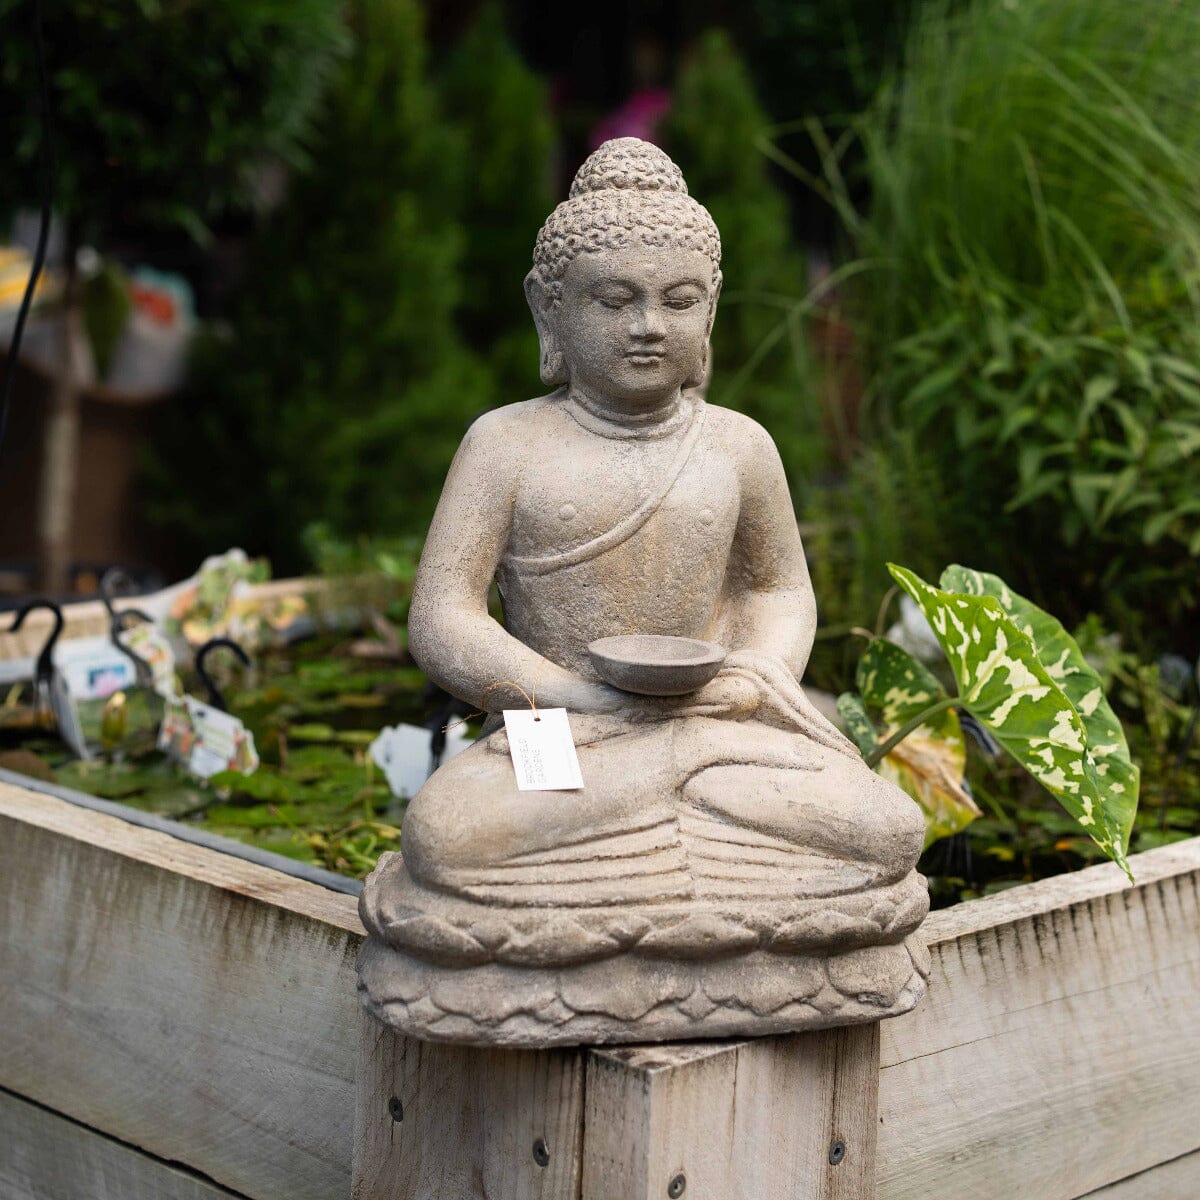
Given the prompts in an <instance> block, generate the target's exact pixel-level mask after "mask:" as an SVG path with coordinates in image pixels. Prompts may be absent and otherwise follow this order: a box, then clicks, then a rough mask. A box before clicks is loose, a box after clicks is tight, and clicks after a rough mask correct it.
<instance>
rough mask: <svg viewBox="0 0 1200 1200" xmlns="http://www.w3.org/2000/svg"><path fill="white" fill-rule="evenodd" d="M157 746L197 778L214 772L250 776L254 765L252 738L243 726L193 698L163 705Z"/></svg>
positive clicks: (256, 763) (234, 719)
mask: <svg viewBox="0 0 1200 1200" xmlns="http://www.w3.org/2000/svg"><path fill="white" fill-rule="evenodd" d="M158 746H159V749H160V750H163V751H165V752H166V753H167V754H169V755H170V756H171V757H172V758H173V759H175V760H176V762H179V763H182V764H183V766H184V768H185V769H186V770H187V771H189V772H190V773H191V774H192V775H195V776H196V777H197V778H198V779H208V778H209V776H211V775H215V774H216V773H217V772H218V771H240V772H241V773H242V774H243V775H252V774H253V773H254V771H255V769H256V768H257V766H258V752H257V751H256V750H255V748H254V735H253V734H252V733H251V732H250V731H249V730H248V729H247V728H246V727H245V725H243V724H242V722H241V721H240V720H238V718H237V717H231V716H230V715H229V714H228V713H223V712H222V711H221V710H220V709H219V708H213V707H212V706H211V705H208V704H203V703H201V701H199V700H197V699H196V698H195V697H193V696H184V697H183V699H182V701H181V702H174V703H171V704H169V705H168V706H167V713H166V716H165V717H164V718H163V723H162V726H161V728H160V729H159V731H158Z"/></svg>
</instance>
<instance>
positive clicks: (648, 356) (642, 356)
mask: <svg viewBox="0 0 1200 1200" xmlns="http://www.w3.org/2000/svg"><path fill="white" fill-rule="evenodd" d="M625 357H626V358H627V359H629V361H630V362H632V363H639V364H646V365H649V364H651V363H660V362H662V360H663V359H664V358H666V355H665V354H664V353H663V352H662V351H661V350H627V351H626V352H625Z"/></svg>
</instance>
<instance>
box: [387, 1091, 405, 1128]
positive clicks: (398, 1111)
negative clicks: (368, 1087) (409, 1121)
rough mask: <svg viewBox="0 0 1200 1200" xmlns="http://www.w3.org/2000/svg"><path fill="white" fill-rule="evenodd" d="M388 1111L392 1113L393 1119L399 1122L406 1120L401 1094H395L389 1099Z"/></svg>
mask: <svg viewBox="0 0 1200 1200" xmlns="http://www.w3.org/2000/svg"><path fill="white" fill-rule="evenodd" d="M388 1112H389V1113H390V1114H391V1118H392V1120H393V1121H397V1122H399V1121H403V1120H404V1105H403V1104H401V1103H400V1097H399V1096H393V1097H392V1098H391V1099H390V1100H389V1101H388Z"/></svg>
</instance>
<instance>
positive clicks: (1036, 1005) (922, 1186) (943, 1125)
mask: <svg viewBox="0 0 1200 1200" xmlns="http://www.w3.org/2000/svg"><path fill="white" fill-rule="evenodd" d="M1133 866H1134V872H1135V875H1136V878H1137V884H1136V886H1134V887H1129V886H1128V885H1127V884H1126V883H1125V882H1124V880H1123V877H1122V876H1121V875H1120V874H1119V872H1117V870H1116V868H1114V867H1109V866H1103V867H1095V868H1090V869H1088V870H1086V871H1082V872H1079V873H1078V874H1075V875H1072V876H1063V877H1060V878H1058V879H1051V880H1045V881H1043V882H1041V883H1036V884H1030V885H1028V886H1026V887H1022V888H1015V889H1013V890H1012V891H1009V892H1005V893H1002V894H1000V895H997V896H994V897H989V898H988V899H986V900H981V901H973V902H971V903H969V904H963V905H959V906H957V907H956V908H954V909H949V910H947V911H945V912H942V913H935V914H933V915H932V916H931V917H930V918H929V922H928V924H927V927H926V928H927V933H928V936H929V939H930V941H931V942H932V945H931V952H932V956H933V975H932V978H931V981H930V982H931V986H930V991H929V995H928V997H927V998H926V1000H925V1002H924V1004H923V1005H921V1006H920V1007H919V1008H918V1009H917V1010H916V1011H915V1012H913V1013H910V1014H908V1015H906V1016H903V1017H899V1018H897V1019H895V1020H893V1021H887V1022H884V1025H883V1028H882V1035H883V1042H882V1060H881V1063H882V1070H881V1075H880V1122H881V1123H880V1141H879V1197H880V1200H926V1198H927V1197H928V1196H930V1195H946V1196H950V1195H952V1196H955V1197H960V1198H962V1200H1011V1198H1012V1197H1014V1196H1025V1195H1036V1196H1037V1197H1038V1200H1072V1198H1074V1197H1078V1196H1081V1195H1083V1194H1085V1193H1087V1192H1089V1191H1095V1190H1096V1189H1099V1188H1102V1187H1104V1186H1105V1185H1107V1184H1110V1183H1113V1182H1115V1181H1117V1180H1122V1179H1126V1178H1127V1177H1130V1176H1135V1175H1136V1174H1137V1173H1138V1172H1140V1171H1145V1170H1147V1169H1148V1168H1151V1167H1154V1166H1155V1165H1156V1164H1158V1163H1161V1162H1164V1161H1167V1160H1170V1159H1174V1158H1177V1157H1178V1156H1180V1155H1184V1154H1187V1153H1188V1152H1190V1151H1193V1150H1196V1149H1197V1148H1200V839H1192V840H1190V841H1188V842H1183V843H1178V844H1176V845H1174V846H1169V847H1165V848H1163V849H1161V850H1154V851H1150V852H1148V853H1146V854H1142V855H1138V856H1137V857H1136V858H1135V859H1134V860H1133ZM1033 1181H1036V1184H1035V1183H1034V1182H1033ZM1131 1186H1132V1185H1131ZM1031 1189H1032V1190H1031ZM1130 1194H1131V1195H1133V1194H1138V1193H1130ZM1198 1194H1200V1193H1198Z"/></svg>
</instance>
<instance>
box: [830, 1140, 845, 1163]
mask: <svg viewBox="0 0 1200 1200" xmlns="http://www.w3.org/2000/svg"><path fill="white" fill-rule="evenodd" d="M845 1157H846V1143H845V1142H843V1141H842V1139H841V1138H838V1139H837V1141H836V1142H834V1143H833V1144H832V1145H831V1146H830V1147H829V1165H830V1166H831V1167H836V1166H837V1165H838V1163H840V1162H841V1161H842V1159H844V1158H845Z"/></svg>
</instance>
